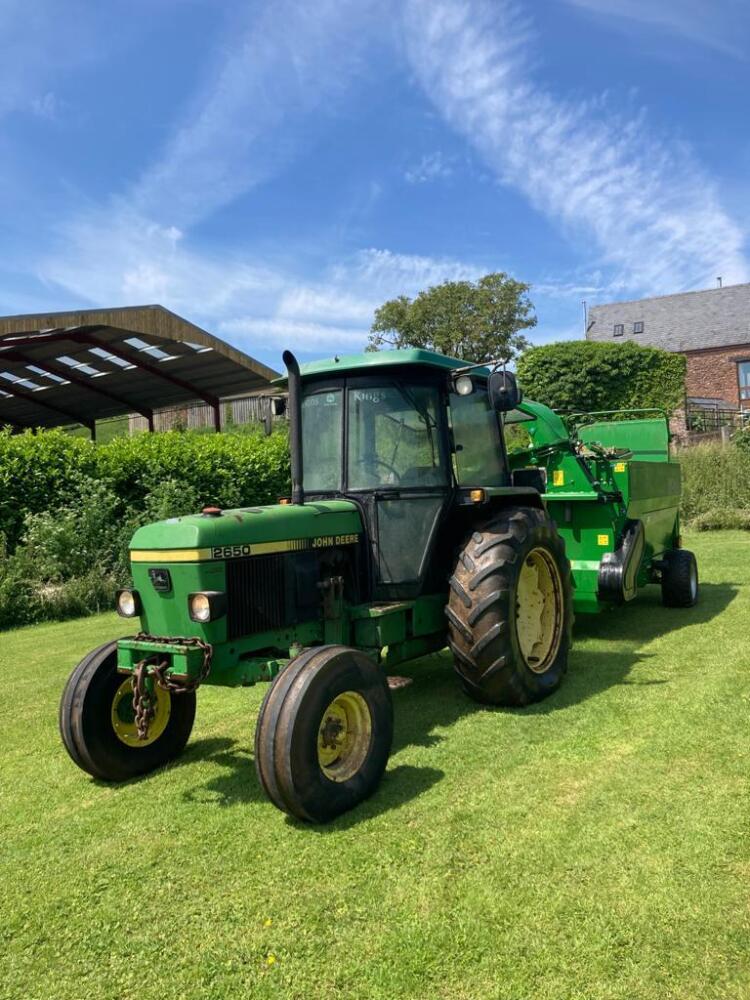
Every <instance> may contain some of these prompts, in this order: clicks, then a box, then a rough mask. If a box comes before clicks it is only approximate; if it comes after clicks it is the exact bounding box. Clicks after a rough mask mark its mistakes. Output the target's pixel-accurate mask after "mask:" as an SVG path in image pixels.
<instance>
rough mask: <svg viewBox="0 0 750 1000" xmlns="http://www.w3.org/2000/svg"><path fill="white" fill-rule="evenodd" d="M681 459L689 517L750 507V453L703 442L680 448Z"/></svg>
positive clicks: (686, 516) (684, 511)
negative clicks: (681, 449) (682, 449)
mask: <svg viewBox="0 0 750 1000" xmlns="http://www.w3.org/2000/svg"><path fill="white" fill-rule="evenodd" d="M679 460H680V465H681V467H682V507H681V510H682V516H683V518H684V519H685V520H686V521H688V522H692V521H693V520H694V519H695V518H697V517H699V516H701V515H707V514H709V512H714V513H715V512H717V511H744V510H750V453H747V452H744V451H742V450H741V449H740V448H732V447H729V448H726V447H722V446H721V445H718V444H702V445H696V446H695V447H694V448H686V449H685V450H684V451H682V452H680V454H679Z"/></svg>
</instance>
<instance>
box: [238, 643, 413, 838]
mask: <svg viewBox="0 0 750 1000" xmlns="http://www.w3.org/2000/svg"><path fill="white" fill-rule="evenodd" d="M392 739H393V708H392V705H391V696H390V692H389V690H388V682H387V678H386V676H385V674H384V673H383V671H382V670H381V669H380V668H379V667H378V666H377V665H376V664H375V663H374V662H373V661H372V660H371V659H370V658H369V657H368V656H365V654H364V653H361V652H359V651H358V650H356V649H350V648H349V647H347V646H319V647H317V648H314V649H308V650H305V652H303V653H301V654H300V655H299V656H297V657H295V659H294V660H292V661H291V663H289V665H288V666H287V667H286V668H285V669H284V670H283V671H282V672H281V673H280V674H279V675H278V677H277V678H276V679H275V681H274V682H273V684H272V685H271V687H270V688H269V690H268V692H267V693H266V696H265V698H264V699H263V704H262V705H261V709H260V715H259V717H258V724H257V728H256V731H255V766H256V768H257V771H258V777H259V779H260V782H261V785H262V786H263V788H264V790H265V792H266V794H267V795H268V797H269V798H270V799H271V801H272V802H273V804H274V805H275V806H277V807H278V808H279V809H281V810H282V811H283V812H286V813H288V814H289V815H290V816H294V817H296V818H297V819H301V820H306V821H307V822H311V823H327V822H328V821H329V820H332V819H334V818H335V817H336V816H339V815H340V814H341V813H343V812H346V811H347V810H348V809H351V808H352V807H353V806H356V805H357V804H358V803H359V802H362V801H363V800H364V799H366V798H367V797H368V796H369V795H371V794H372V793H373V792H374V791H375V789H376V788H377V786H378V785H379V783H380V779H381V778H382V776H383V772H384V771H385V767H386V764H387V762H388V755H389V753H390V749H391V742H392Z"/></svg>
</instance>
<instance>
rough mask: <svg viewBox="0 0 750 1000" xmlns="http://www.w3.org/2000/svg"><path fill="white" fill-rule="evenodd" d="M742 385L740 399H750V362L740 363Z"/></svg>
mask: <svg viewBox="0 0 750 1000" xmlns="http://www.w3.org/2000/svg"><path fill="white" fill-rule="evenodd" d="M737 376H738V380H739V383H740V399H750V361H740V363H739V364H738V365H737Z"/></svg>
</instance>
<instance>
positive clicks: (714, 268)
mask: <svg viewBox="0 0 750 1000" xmlns="http://www.w3.org/2000/svg"><path fill="white" fill-rule="evenodd" d="M529 39H530V30H529V27H528V25H527V24H526V23H525V22H524V20H523V19H522V17H521V16H520V15H519V12H518V8H517V7H516V6H511V4H510V3H508V2H506V0H493V2H485V0H468V2H461V0H409V3H408V6H407V7H406V10H405V40H406V47H407V52H408V54H409V56H410V59H411V62H412V65H413V67H414V71H415V73H416V75H417V77H418V79H419V80H420V82H421V84H422V86H423V87H424V89H425V91H426V92H427V94H428V95H429V96H430V98H431V99H432V100H433V102H434V103H435V105H436V106H437V108H438V109H439V110H440V112H441V113H442V114H443V116H444V117H445V119H446V120H447V121H448V122H449V123H450V124H451V125H452V126H453V127H454V128H455V129H456V130H457V131H459V132H460V133H462V134H463V135H465V136H466V137H467V139H469V141H470V142H471V143H472V144H473V145H474V146H475V147H476V148H477V149H478V151H479V152H480V153H481V155H482V156H483V157H484V159H485V161H486V162H487V164H488V165H489V166H490V167H491V168H492V169H493V170H494V172H495V173H496V175H497V176H498V178H499V179H500V180H501V181H502V182H503V183H505V184H507V185H510V186H512V187H514V188H516V189H517V190H519V191H520V192H522V194H523V195H524V196H525V197H526V198H527V199H528V200H529V202H530V203H531V204H532V205H533V207H534V208H536V209H537V210H538V211H540V212H541V213H542V214H544V215H545V216H547V217H549V218H551V219H553V220H555V221H556V222H557V223H559V224H560V225H561V226H562V227H563V229H564V230H565V232H566V233H567V234H569V235H571V236H573V237H574V238H576V239H577V240H579V241H580V242H581V243H582V244H583V245H584V246H586V247H588V248H589V250H590V251H591V250H593V251H594V252H595V253H596V254H597V256H598V257H599V259H600V260H601V261H603V262H605V263H606V264H609V265H610V266H611V267H612V268H613V269H614V270H615V271H616V273H617V277H618V278H619V279H620V280H622V282H624V283H625V284H626V285H627V286H628V287H629V288H630V289H632V290H637V291H638V292H650V293H657V292H662V291H675V290H678V289H682V288H692V287H696V286H705V285H707V284H712V283H713V281H714V278H715V276H716V275H717V274H722V275H724V279H725V281H726V282H727V283H729V282H731V281H740V280H743V279H745V278H747V276H748V265H747V260H746V258H745V256H744V252H743V246H744V238H745V234H744V233H743V232H742V231H741V230H740V228H739V227H738V226H737V225H736V224H735V222H734V221H733V220H732V219H730V218H729V217H728V215H727V214H726V212H725V211H724V210H723V208H722V207H721V204H720V202H719V198H718V195H717V191H716V186H715V184H714V183H713V182H712V180H711V178H710V177H708V176H707V175H706V173H705V171H704V170H702V169H701V167H700V166H699V165H698V164H697V162H696V161H695V158H694V156H693V154H692V153H691V151H690V150H689V149H688V148H687V147H686V146H685V145H684V144H681V143H679V142H677V141H669V140H660V139H659V138H658V137H656V136H655V135H654V133H653V131H652V130H650V129H649V128H648V127H647V125H646V124H645V121H644V119H643V117H636V118H630V119H622V118H618V116H617V115H616V114H614V113H613V112H612V111H611V110H610V109H609V107H608V104H607V102H606V101H605V100H604V99H602V98H599V99H597V100H594V101H590V102H579V103H573V102H570V101H564V100H558V99H556V98H555V97H553V96H551V95H550V94H548V93H546V92H544V91H543V90H541V89H540V88H539V87H537V86H536V85H535V83H534V81H533V78H532V75H531V72H530V70H529V68H528V65H527V60H526V51H527V48H528V47H529Z"/></svg>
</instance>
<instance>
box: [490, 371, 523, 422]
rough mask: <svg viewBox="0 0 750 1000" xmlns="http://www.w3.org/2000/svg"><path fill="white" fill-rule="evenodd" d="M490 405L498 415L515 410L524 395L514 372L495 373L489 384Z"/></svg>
mask: <svg viewBox="0 0 750 1000" xmlns="http://www.w3.org/2000/svg"><path fill="white" fill-rule="evenodd" d="M487 391H488V393H489V396H490V404H491V405H492V408H493V409H495V410H497V411H498V413H508V412H509V411H510V410H515V408H516V407H517V406H518V404H519V403H520V402H521V400H522V399H523V393H522V392H521V389H520V388H519V386H518V382H516V376H515V375H514V374H513V372H502V371H498V372H493V373H492V374H491V375H490V379H489V382H488V384H487Z"/></svg>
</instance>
